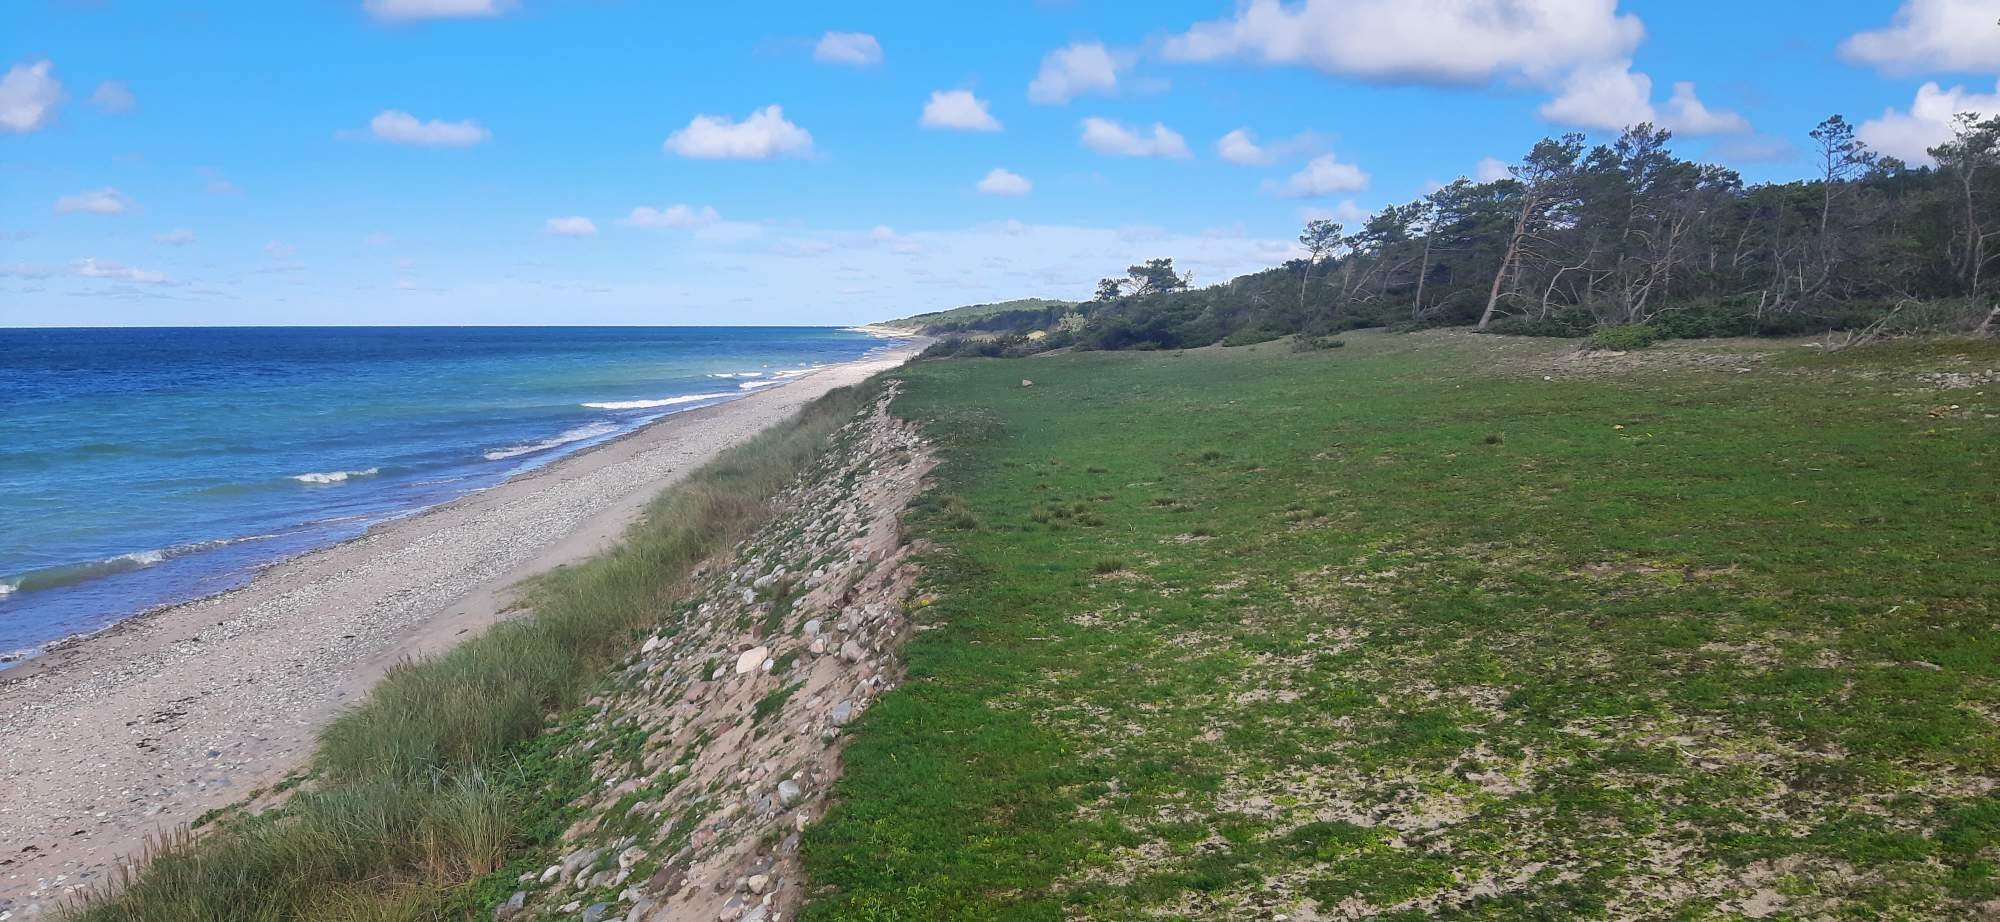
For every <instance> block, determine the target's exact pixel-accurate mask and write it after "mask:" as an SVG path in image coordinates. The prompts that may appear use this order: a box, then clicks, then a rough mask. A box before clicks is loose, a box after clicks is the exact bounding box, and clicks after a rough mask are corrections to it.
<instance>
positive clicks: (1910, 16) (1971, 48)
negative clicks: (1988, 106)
mask: <svg viewBox="0 0 2000 922" xmlns="http://www.w3.org/2000/svg"><path fill="white" fill-rule="evenodd" d="M1996 22H2000V0H1904V3H1903V5H1902V6H1901V7H1898V8H1897V10H1896V16H1895V18H1894V19H1893V20H1891V22H1890V24H1889V25H1888V27H1886V28H1882V29H1876V30H1874V31H1871V32H1857V33H1855V34H1853V35H1851V36H1849V37H1848V39H1847V41H1844V42H1842V43H1840V54H1841V57H1844V58H1846V59H1847V60H1849V61H1853V62H1855V63H1857V64H1868V65H1872V66H1874V67H1875V68H1876V69H1878V70H1881V71H1885V72H1887V73H1892V74H1906V73H1915V72H1918V71H1933V72H1935V71H1940V70H1956V71H1970V72H1972V73H1987V74H1990V73H1993V72H1995V71H2000V27H1996V26H1995V23H1996Z"/></svg>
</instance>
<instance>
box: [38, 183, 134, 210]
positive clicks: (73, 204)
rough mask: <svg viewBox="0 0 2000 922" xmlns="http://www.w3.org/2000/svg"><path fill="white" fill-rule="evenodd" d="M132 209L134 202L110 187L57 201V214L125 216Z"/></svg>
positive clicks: (67, 196)
mask: <svg viewBox="0 0 2000 922" xmlns="http://www.w3.org/2000/svg"><path fill="white" fill-rule="evenodd" d="M131 207H132V200H131V199H129V198H126V197H125V193H123V192H120V191H118V190H117V189H113V188H111V187H110V186H106V187H104V188H102V189H91V190H89V191H87V192H78V193H77V194H75V195H65V196H63V197H61V198H58V199H56V214H75V213H78V212H81V213H83V214H124V213H125V212H126V211H128V210H130V209H131Z"/></svg>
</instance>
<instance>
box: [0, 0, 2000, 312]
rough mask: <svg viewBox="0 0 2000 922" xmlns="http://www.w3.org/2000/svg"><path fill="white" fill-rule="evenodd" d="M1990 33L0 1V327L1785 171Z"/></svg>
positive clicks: (556, 291)
mask: <svg viewBox="0 0 2000 922" xmlns="http://www.w3.org/2000/svg"><path fill="white" fill-rule="evenodd" d="M1996 23H2000V0H1907V2H1897V0H1881V2H1859V0H1833V2H1820V3H1812V4H1806V3H1791V2H1771V3H1742V2H1735V3H1727V4H1724V3H1714V2H1688V0H1680V2H1652V0H1644V2H1635V0H1624V2H1617V0H1342V2H1297V0H1293V2H1283V3H1280V2H1276V0H1255V2H1250V3H1244V4H1237V3H1232V2H1230V0H1206V2H1193V0H1188V2H1153V3H1147V4H1133V3H1125V2H1092V0H1073V2H1053V0H1051V2H1021V3H981V4H971V3H965V4H939V3H935V2H926V3H917V2H877V3H852V4H846V3H830V2H802V3H742V4H695V3H665V2H641V0H302V2H295V3H268V2H220V0H216V2H201V0H149V2H139V0H97V2H89V0H52V2H43V0H7V2H6V3H5V4H4V8H0V325H122V324H265V323H279V324H386V323H446V324H453V323H473V324H494V323H499V324H507V323H526V324H536V323H554V324H562V323H635V324H735V323H750V324H782V323H802V324H822V323H829V324H830V323H850V322H857V321H863V320H869V319H879V318H884V317H890V316H896V315H900V314H905V313H910V312H913V311H919V310H931V309H937V308H940V307H948V306H951V305H955V304H963V303H969V302H975V301H985V300H994V299H1001V298H1010V297H1022V296H1049V297H1071V298H1078V297H1086V296H1088V294H1089V291H1090V289H1091V286H1092V283H1093V282H1094V281H1095V279H1097V278H1098V277H1100V276H1103V275H1107V274H1114V273H1116V272H1118V271H1120V270H1121V269H1122V268H1123V267H1124V266H1125V265H1127V264H1129V263H1131V262H1133V261H1136V260H1138V259H1142V258H1146V257H1151V256H1171V257H1174V258H1175V259H1176V261H1177V263H1179V264H1180V265H1182V266H1183V267H1186V268H1190V269H1192V270H1193V271H1194V272H1195V274H1196V278H1197V282H1198V283H1205V282H1215V281H1222V280H1225V279H1227V278H1229V277H1231V276H1234V275H1238V274H1241V273H1243V272H1248V271H1254V270H1256V269H1259V268H1262V267H1265V266H1269V265H1272V264H1275V263H1277V262H1279V261H1281V260H1283V259H1284V258H1286V257H1287V256H1288V255H1290V253H1291V251H1292V247H1293V241H1292V238H1293V237H1294V236H1295V235H1296V234H1297V232H1298V230H1297V229H1298V225H1299V224H1300V223H1301V221H1302V220H1303V219H1305V218H1306V217H1310V216H1319V215H1332V216H1335V217H1337V218H1348V219H1352V218H1353V217H1354V216H1357V215H1359V214H1362V213H1365V212H1367V211H1372V210H1374V209H1376V208H1379V207H1380V206H1382V205H1385V204H1390V203H1395V202H1402V201H1407V200H1409V199H1412V198H1415V197H1417V196H1419V195H1422V194H1423V193H1424V192H1425V191H1426V190H1427V189H1428V188H1432V187H1433V186H1432V185H1431V184H1434V183H1439V182H1448V181H1450V180H1451V179H1453V178H1455V177H1458V176H1461V175H1466V176H1481V175H1492V171H1494V170H1496V169H1498V168H1500V166H1501V163H1502V162H1504V161H1506V160H1509V159H1511V158H1513V157H1515V156H1518V155H1519V154H1520V153H1521V152H1522V151H1524V150H1526V149H1527V147H1528V146H1529V145H1530V144H1532V143H1533V142H1534V140H1535V139H1537V138H1539V137H1542V136H1544V135H1547V134H1551V133H1557V132H1561V131H1565V130H1583V131H1587V132H1590V133H1591V134H1592V136H1593V137H1595V138H1603V137H1606V136H1607V135H1608V134H1610V133H1613V132H1615V129H1616V127H1617V126H1619V125H1622V124H1625V123H1628V122H1630V121H1636V120H1638V119H1641V118H1650V119H1652V120H1654V121H1656V122H1660V123H1663V124H1666V125H1668V126H1670V127H1672V128H1674V129H1675V130H1676V134H1677V143H1676V145H1675V146H1676V149H1677V150H1679V151H1680V152H1682V153H1683V154H1685V155H1690V156H1695V157H1697V158H1700V159H1708V160H1714V161H1717V162H1721V163H1725V164H1727V165H1729V166H1732V167H1734V168H1736V169H1738V170H1739V171H1741V172H1742V174H1743V175H1744V177H1745V179H1746V180H1748V181H1752V182H1755V181H1765V180H1784V179H1790V178H1794V177H1800V176H1804V175H1807V174H1808V173H1809V172H1810V169H1811V166H1810V164H1809V163H1808V162H1807V160H1806V158H1805V157H1804V156H1803V155H1802V154H1803V147H1804V145H1805V144H1806V143H1808V142H1807V140H1806V138H1805V132H1806V131H1807V130H1809V129H1810V128H1811V127H1812V126H1813V125H1814V124H1815V123H1817V122H1818V121H1819V120H1820V119H1821V118H1824V117H1825V116H1826V115H1828V114H1831V113H1834V112H1840V113H1844V114H1846V115H1847V116H1848V117H1849V118H1850V119H1851V120H1853V121H1856V122H1858V123H1862V125H1863V128H1862V135H1863V137H1864V138H1865V139H1867V140H1869V141H1870V142H1871V143H1872V144H1873V145H1874V146H1876V147H1877V148H1879V149H1882V150H1885V151H1888V152H1891V153H1896V154H1899V155H1902V156H1905V157H1906V158H1908V159H1913V160H1921V159H1922V150H1923V149H1924V148H1925V147H1926V146H1927V145H1928V144H1930V143H1934V142H1935V140H1937V138H1938V135H1939V133H1940V132H1941V131H1943V130H1945V129H1944V127H1943V126H1944V125H1946V124H1947V123H1948V120H1949V117H1950V115H1951V113H1952V112H1954V111H1993V112H2000V86H1996V78H2000V25H1996ZM1681 84H1691V85H1690V86H1686V87H1682V86H1680V85H1681ZM934 94H941V95H936V96H934ZM771 107H777V108H776V109H775V110H773V109H772V108H771ZM1156 125H1157V126H1159V127H1158V128H1156V127H1155V126H1156ZM1239 131H1240V132H1244V134H1241V135H1234V136H1232V133H1233V132H1239ZM1225 138H1227V140H1225ZM1246 141H1247V142H1248V143H1245V142H1246ZM996 171H999V172H996Z"/></svg>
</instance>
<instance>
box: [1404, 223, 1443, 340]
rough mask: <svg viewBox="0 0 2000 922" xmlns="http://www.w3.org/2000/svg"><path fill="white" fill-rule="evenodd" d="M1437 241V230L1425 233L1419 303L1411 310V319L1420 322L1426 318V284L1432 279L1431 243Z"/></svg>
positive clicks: (1418, 276) (1419, 272)
mask: <svg viewBox="0 0 2000 922" xmlns="http://www.w3.org/2000/svg"><path fill="white" fill-rule="evenodd" d="M1435 239H1437V229H1436V228H1431V229H1429V230H1427V231H1425V232H1424V258H1423V262H1422V264H1421V265H1419V266H1418V268H1417V303H1416V304H1415V305H1414V306H1412V307H1411V308H1410V319H1411V320H1419V319H1422V317H1423V316H1424V282H1425V281H1426V280H1427V279H1429V278H1430V277H1431V241H1432V240H1435Z"/></svg>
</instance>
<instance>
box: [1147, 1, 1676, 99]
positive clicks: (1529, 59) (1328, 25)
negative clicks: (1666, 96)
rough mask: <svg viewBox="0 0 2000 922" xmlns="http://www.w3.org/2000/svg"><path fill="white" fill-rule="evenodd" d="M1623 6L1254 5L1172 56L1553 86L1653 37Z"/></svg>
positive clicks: (1205, 29)
mask: <svg viewBox="0 0 2000 922" xmlns="http://www.w3.org/2000/svg"><path fill="white" fill-rule="evenodd" d="M1617 7H1618V4H1617V0H1526V2H1524V0H1305V2H1304V3H1302V4H1292V5H1289V6H1288V5H1285V4H1283V3H1280V2H1279V0H1248V2H1245V3H1241V4H1239V5H1238V7H1237V10H1236V14H1235V15H1234V16H1233V17H1231V18H1228V19H1220V20H1215V21H1212V22H1204V23H1198V24H1196V25H1195V26H1194V27H1193V28H1191V29H1189V30H1188V31H1187V32H1185V33H1183V34H1180V35H1176V36H1173V37H1171V38H1169V39H1168V40H1167V43H1166V45H1165V47H1164V49H1163V50H1164V52H1165V53H1166V55H1167V57H1169V58H1174V59H1179V60H1186V61H1210V60H1216V59H1220V58H1230V57H1247V58H1251V59H1253V60H1259V61H1263V62H1266V63H1271V64H1303V65H1307V66H1311V67H1315V68H1318V69H1319V70H1322V71H1326V72H1328V73H1334V74H1341V75H1344V76H1349V77H1359V78H1362V79H1365V80H1374V81H1380V82H1385V83H1449V84H1475V83H1482V82H1485V81H1487V80H1490V79H1493V78H1494V77H1496V76H1507V75H1521V76H1525V77H1527V78H1528V79H1530V80H1533V81H1536V82H1547V81H1550V80H1552V79H1554V78H1555V77H1556V76H1557V75H1558V74H1560V73H1562V72H1565V71H1567V70H1569V69H1571V68H1573V67H1576V66H1579V65H1582V64H1589V63H1593V62H1601V61H1606V60H1613V59H1617V58H1622V57H1627V56H1629V55H1630V54H1631V53H1632V51H1633V49H1634V48H1636V47H1638V44H1639V40H1640V38H1642V37H1643V36H1644V35H1645V26H1644V25H1643V24H1642V23H1640V21H1639V17H1637V16H1633V15H1631V14H1629V13H1628V14H1620V13H1619V12H1618V8H1617Z"/></svg>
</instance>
